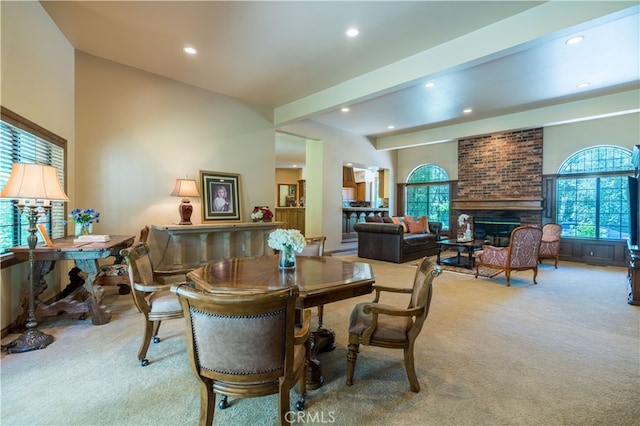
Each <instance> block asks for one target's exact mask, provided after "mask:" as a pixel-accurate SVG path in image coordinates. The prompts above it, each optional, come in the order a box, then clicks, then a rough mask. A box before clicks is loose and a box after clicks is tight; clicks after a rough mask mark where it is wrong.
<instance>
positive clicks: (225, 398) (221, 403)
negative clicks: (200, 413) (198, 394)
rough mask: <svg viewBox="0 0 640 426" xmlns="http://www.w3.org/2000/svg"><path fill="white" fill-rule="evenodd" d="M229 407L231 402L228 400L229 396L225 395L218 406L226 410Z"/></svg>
mask: <svg viewBox="0 0 640 426" xmlns="http://www.w3.org/2000/svg"><path fill="white" fill-rule="evenodd" d="M228 407H229V403H228V402H227V397H226V396H223V397H222V400H221V401H220V402H219V403H218V408H219V409H221V410H224V409H225V408H228Z"/></svg>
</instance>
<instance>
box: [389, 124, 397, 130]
mask: <svg viewBox="0 0 640 426" xmlns="http://www.w3.org/2000/svg"><path fill="white" fill-rule="evenodd" d="M395 128H396V126H394V125H393V124H389V125H388V126H387V129H389V130H391V129H395Z"/></svg>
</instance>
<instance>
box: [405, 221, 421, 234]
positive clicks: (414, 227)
mask: <svg viewBox="0 0 640 426" xmlns="http://www.w3.org/2000/svg"><path fill="white" fill-rule="evenodd" d="M405 222H406V224H407V227H408V228H409V233H410V234H424V233H425V231H424V225H423V224H422V221H421V220H411V219H409V218H406V219H405Z"/></svg>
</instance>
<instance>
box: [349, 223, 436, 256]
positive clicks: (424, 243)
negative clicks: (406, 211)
mask: <svg viewBox="0 0 640 426" xmlns="http://www.w3.org/2000/svg"><path fill="white" fill-rule="evenodd" d="M353 229H354V230H355V231H356V232H357V233H358V257H362V258H365V259H375V260H384V261H387V262H395V263H403V262H408V261H410V260H415V259H420V258H423V257H425V256H433V255H436V254H437V252H438V249H437V245H436V242H437V241H438V240H440V232H441V231H442V223H441V222H429V233H428V234H409V233H405V232H404V228H403V227H402V225H399V224H395V223H375V222H359V223H356V224H355V225H354V227H353Z"/></svg>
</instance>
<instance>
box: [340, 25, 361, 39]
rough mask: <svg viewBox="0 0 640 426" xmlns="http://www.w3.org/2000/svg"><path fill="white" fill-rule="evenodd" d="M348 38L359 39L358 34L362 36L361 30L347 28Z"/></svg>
mask: <svg viewBox="0 0 640 426" xmlns="http://www.w3.org/2000/svg"><path fill="white" fill-rule="evenodd" d="M344 33H345V34H346V35H347V36H348V37H357V36H358V34H360V30H358V29H357V28H353V27H352V28H347V30H346V31H345V32H344Z"/></svg>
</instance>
